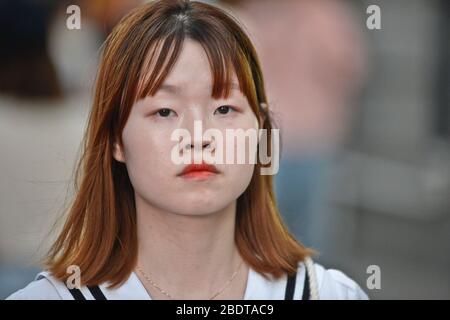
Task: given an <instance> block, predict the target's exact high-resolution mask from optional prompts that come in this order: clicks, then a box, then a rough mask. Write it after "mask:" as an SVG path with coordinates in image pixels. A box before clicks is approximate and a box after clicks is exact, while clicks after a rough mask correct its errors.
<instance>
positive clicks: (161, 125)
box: [114, 40, 258, 215]
mask: <svg viewBox="0 0 450 320" xmlns="http://www.w3.org/2000/svg"><path fill="white" fill-rule="evenodd" d="M233 79H234V80H233V81H234V82H235V84H236V85H235V86H234V87H233V89H232V90H231V93H230V95H229V97H228V98H226V99H222V98H221V99H214V98H212V97H211V92H212V74H211V70H210V66H209V62H208V58H207V56H206V53H205V52H204V50H203V48H202V47H201V45H200V44H198V43H197V42H194V41H192V40H187V41H185V43H184V47H183V50H182V51H181V54H180V56H179V58H178V60H177V62H176V64H175V65H174V68H173V69H172V71H171V72H170V73H169V75H168V76H167V78H166V79H165V81H164V83H163V85H162V86H161V88H160V89H159V90H158V92H157V93H156V94H155V95H154V96H149V97H146V98H145V99H142V100H139V101H137V102H136V103H135V104H134V105H133V107H132V109H131V112H130V115H129V118H128V120H127V123H126V124H125V127H124V130H123V133H122V141H123V145H122V146H119V145H117V144H116V148H115V151H114V158H115V159H116V160H118V161H121V162H124V163H125V164H126V167H127V170H128V174H129V177H130V180H131V183H132V185H133V187H134V190H135V195H136V197H139V198H140V199H139V200H143V201H144V202H145V203H147V204H148V205H150V206H153V207H156V208H158V209H161V210H165V211H168V212H171V213H175V214H182V215H206V214H210V213H214V212H217V211H219V210H221V209H224V208H225V207H227V206H228V205H230V204H231V203H232V202H233V201H235V200H236V199H237V198H238V197H239V196H240V195H241V194H242V193H243V192H244V191H245V189H246V188H247V186H248V185H249V183H250V180H251V177H252V175H253V171H254V164H252V163H254V162H252V161H248V160H247V161H246V163H245V164H237V163H236V160H235V161H234V163H233V164H228V162H226V161H225V157H224V162H223V163H222V164H215V167H216V168H217V170H218V173H215V174H208V173H206V174H193V175H180V173H181V172H182V171H183V170H184V169H185V168H186V166H187V164H185V163H181V164H177V163H176V161H174V154H177V155H183V156H185V155H188V156H189V158H190V159H191V161H192V162H194V161H193V159H194V154H197V157H198V156H203V157H204V156H205V154H206V153H207V152H210V155H214V154H215V152H218V148H219V145H220V144H217V143H216V142H213V141H212V140H211V139H202V138H201V137H200V138H198V137H195V136H194V121H201V126H202V131H203V132H204V131H205V130H207V129H211V128H214V129H217V130H219V131H220V132H221V133H222V135H223V137H224V138H225V137H226V132H225V130H226V129H243V130H247V129H252V130H257V129H258V121H257V117H256V116H255V114H254V113H253V110H252V109H251V107H250V105H249V103H248V101H247V98H246V97H245V96H244V95H243V94H242V93H241V92H240V90H239V86H238V82H237V79H236V77H235V75H234V76H233ZM197 124H198V123H197ZM177 129H186V130H187V131H188V132H189V133H190V136H191V137H192V140H191V141H188V140H187V139H179V140H178V141H173V139H171V136H172V134H173V133H174V131H176V130H177ZM203 132H202V133H203ZM189 142H190V143H189ZM228 142H231V141H230V140H228V141H227V139H225V140H224V145H223V148H222V152H223V155H224V156H225V155H226V145H227V143H228ZM235 142H236V141H235ZM173 150H176V152H175V153H174V151H173ZM234 150H235V151H236V148H234ZM245 150H246V153H248V152H250V155H249V156H250V157H252V156H253V157H254V158H255V157H256V153H254V152H253V151H250V150H249V148H248V147H246V148H245ZM188 152H190V155H189V153H188ZM247 159H251V158H247ZM204 162H207V163H211V162H210V161H204Z"/></svg>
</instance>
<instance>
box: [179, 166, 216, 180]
mask: <svg viewBox="0 0 450 320" xmlns="http://www.w3.org/2000/svg"><path fill="white" fill-rule="evenodd" d="M218 173H219V170H217V168H216V167H215V166H213V165H211V164H207V163H201V164H190V165H187V166H186V167H185V168H184V169H183V171H181V173H180V174H179V175H178V176H180V177H182V178H188V179H196V180H199V179H200V180H202V179H206V178H208V177H211V176H213V175H216V174H218Z"/></svg>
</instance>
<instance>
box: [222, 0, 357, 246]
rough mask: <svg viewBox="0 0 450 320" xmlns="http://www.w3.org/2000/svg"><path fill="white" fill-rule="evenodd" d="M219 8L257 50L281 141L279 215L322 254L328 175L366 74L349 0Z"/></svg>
mask: <svg viewBox="0 0 450 320" xmlns="http://www.w3.org/2000/svg"><path fill="white" fill-rule="evenodd" d="M220 3H222V4H223V5H224V6H225V7H226V8H228V9H229V10H230V11H231V12H232V13H233V14H234V15H235V16H237V17H238V18H239V19H240V20H241V21H242V22H243V23H244V25H245V26H246V27H247V29H248V32H249V34H250V37H251V38H252V40H253V41H254V42H255V46H256V47H257V50H258V52H259V53H260V57H261V63H262V68H263V70H264V72H265V75H266V87H267V91H268V93H269V97H271V101H270V103H271V108H272V110H274V111H273V112H274V117H275V119H276V120H278V124H279V127H280V131H281V138H282V154H281V163H280V170H279V173H278V174H277V176H276V192H277V199H278V203H279V206H280V211H281V212H282V213H283V215H284V218H285V220H286V221H287V223H288V225H289V227H290V228H291V230H292V232H293V233H294V234H295V236H296V237H297V238H298V239H301V241H302V242H304V243H306V244H307V245H310V246H313V247H315V248H317V249H319V252H320V251H322V252H323V250H324V249H325V247H324V246H323V244H324V243H326V241H327V239H326V235H325V234H323V233H321V226H322V224H323V221H322V219H323V216H324V215H323V210H327V191H328V187H329V173H330V169H331V165H332V162H333V159H334V158H335V157H336V156H337V155H338V153H339V150H340V148H341V147H342V145H343V144H344V143H345V138H346V134H347V130H348V129H349V127H350V121H351V116H352V110H353V107H354V106H353V105H352V103H353V100H354V98H355V97H356V96H357V94H358V91H359V88H360V87H361V83H362V82H363V79H364V76H365V73H366V50H365V46H364V43H363V41H362V36H361V34H360V32H359V28H360V27H359V26H358V24H357V23H356V22H355V16H354V14H353V12H352V8H351V7H350V4H349V3H347V2H344V1H338V0H321V1H308V0H283V1H271V0H245V1H239V0H223V1H220ZM282 34H290V37H280V35H282Z"/></svg>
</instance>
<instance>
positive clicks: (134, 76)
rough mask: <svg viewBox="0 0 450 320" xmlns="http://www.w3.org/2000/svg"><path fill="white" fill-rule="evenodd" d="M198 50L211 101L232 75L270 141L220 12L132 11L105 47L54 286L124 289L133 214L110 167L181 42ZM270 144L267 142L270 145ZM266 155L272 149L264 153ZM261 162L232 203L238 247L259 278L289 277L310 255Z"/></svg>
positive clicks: (230, 23) (234, 37)
mask: <svg viewBox="0 0 450 320" xmlns="http://www.w3.org/2000/svg"><path fill="white" fill-rule="evenodd" d="M186 38H189V39H192V40H194V41H197V42H198V43H200V44H201V45H202V47H203V48H204V50H205V52H206V54H207V56H208V59H209V63H210V67H211V70H212V75H213V87H212V96H213V97H215V98H218V97H221V96H227V95H228V94H229V91H230V87H229V84H230V77H231V76H232V74H233V72H234V73H235V74H236V76H237V78H238V80H239V85H240V89H241V91H242V92H243V93H244V94H245V96H246V97H247V99H248V101H249V104H250V106H251V107H252V109H253V111H254V113H255V115H256V116H257V117H258V118H260V119H262V128H263V129H267V132H268V139H271V136H270V130H271V129H272V122H271V117H270V114H269V112H268V111H267V109H266V108H262V107H261V105H262V104H267V98H266V94H265V90H264V82H263V76H262V72H261V67H260V63H259V61H258V57H257V55H256V52H255V49H254V47H253V45H252V43H251V41H250V40H249V38H248V37H247V35H246V34H245V33H244V32H243V30H242V29H241V27H240V26H239V24H238V23H237V22H236V21H235V20H234V19H233V18H232V17H231V16H230V15H228V14H227V13H225V12H224V11H223V10H221V9H219V8H216V7H214V6H212V5H208V4H205V3H201V2H194V1H192V2H191V1H187V0H163V1H153V2H150V3H148V4H145V5H143V6H141V7H139V8H137V9H135V10H134V11H133V12H131V13H129V14H128V15H127V16H126V17H124V18H123V19H122V21H121V22H120V23H119V24H118V25H117V26H116V27H115V29H114V30H113V32H112V33H111V34H110V35H109V37H108V38H107V39H106V41H105V43H104V48H103V53H102V58H101V63H100V66H99V71H98V75H97V82H96V87H95V95H94V100H93V105H92V110H91V113H90V116H89V122H88V127H87V131H86V135H85V138H84V144H83V152H82V155H81V157H80V160H79V164H78V167H77V171H76V172H77V173H76V180H75V188H76V189H75V190H76V195H75V198H74V201H73V203H72V205H71V207H70V210H69V212H68V217H67V219H66V222H65V224H64V226H63V229H62V231H61V232H60V234H59V236H58V237H57V239H56V241H55V242H54V243H53V245H52V247H51V248H50V250H49V252H48V255H47V258H46V261H45V264H46V267H47V268H48V270H49V271H50V272H51V273H52V274H53V276H55V277H56V278H58V279H60V280H63V281H64V280H66V279H67V277H68V274H67V271H66V270H67V268H68V267H69V266H70V265H77V266H78V267H79V268H80V270H81V272H82V276H81V283H82V284H86V285H96V284H100V283H103V282H105V281H110V285H111V287H116V286H118V285H120V284H122V283H123V282H124V281H125V280H126V279H127V278H128V277H129V275H130V274H131V272H132V271H133V268H134V267H135V265H136V262H137V248H138V244H137V242H138V240H137V228H136V208H135V200H134V191H133V186H132V184H131V182H130V179H129V177H128V173H127V169H126V166H125V165H124V164H123V163H121V162H118V161H116V160H114V158H113V148H114V143H115V142H117V141H119V142H120V143H122V140H121V134H122V130H123V128H124V126H125V123H126V121H127V118H128V115H129V113H130V109H131V107H132V105H133V104H134V102H136V101H137V100H138V99H141V98H143V97H146V96H148V95H154V94H155V93H156V91H157V90H158V88H159V86H160V85H161V83H162V82H163V81H164V79H165V77H166V76H167V75H168V73H169V72H170V70H171V68H172V67H173V65H174V63H175V62H176V60H177V57H178V55H179V53H180V51H181V49H182V44H183V41H184V39H186ZM269 141H270V140H269ZM269 152H270V150H269ZM261 166H262V165H261V164H260V163H259V162H258V163H257V164H256V168H255V171H254V174H253V177H252V179H251V182H250V184H249V186H248V188H247V189H246V190H245V192H244V193H243V194H242V195H241V196H240V197H239V198H238V199H237V209H236V226H235V241H236V245H237V247H238V250H239V252H240V254H241V256H242V257H243V259H244V260H245V261H246V263H247V264H248V265H249V266H250V267H252V268H253V269H254V270H255V271H257V272H259V273H261V274H263V275H264V276H266V274H271V275H272V276H274V277H275V278H279V277H280V276H282V275H283V274H284V273H288V274H292V273H294V272H295V271H296V270H297V266H298V263H299V262H300V261H302V260H303V259H304V258H305V256H307V255H310V254H312V253H313V251H312V250H310V249H308V248H305V247H304V246H303V245H302V244H300V243H299V242H297V241H296V240H295V238H294V237H293V236H292V235H291V234H290V233H289V231H288V230H287V228H286V226H285V225H284V223H283V221H282V219H281V217H280V214H279V212H278V210H277V206H276V202H275V196H274V192H273V187H272V176H270V175H261V174H260V170H259V169H260V168H261Z"/></svg>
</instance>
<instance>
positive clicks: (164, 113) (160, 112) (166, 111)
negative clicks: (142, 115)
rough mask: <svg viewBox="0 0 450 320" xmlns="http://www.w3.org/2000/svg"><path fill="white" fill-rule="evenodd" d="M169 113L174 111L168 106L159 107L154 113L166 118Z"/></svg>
mask: <svg viewBox="0 0 450 320" xmlns="http://www.w3.org/2000/svg"><path fill="white" fill-rule="evenodd" d="M171 113H175V112H174V111H173V110H171V109H169V108H163V109H159V110H158V111H156V113H155V114H156V115H158V116H160V117H163V118H167V117H169V116H170V115H171Z"/></svg>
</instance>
